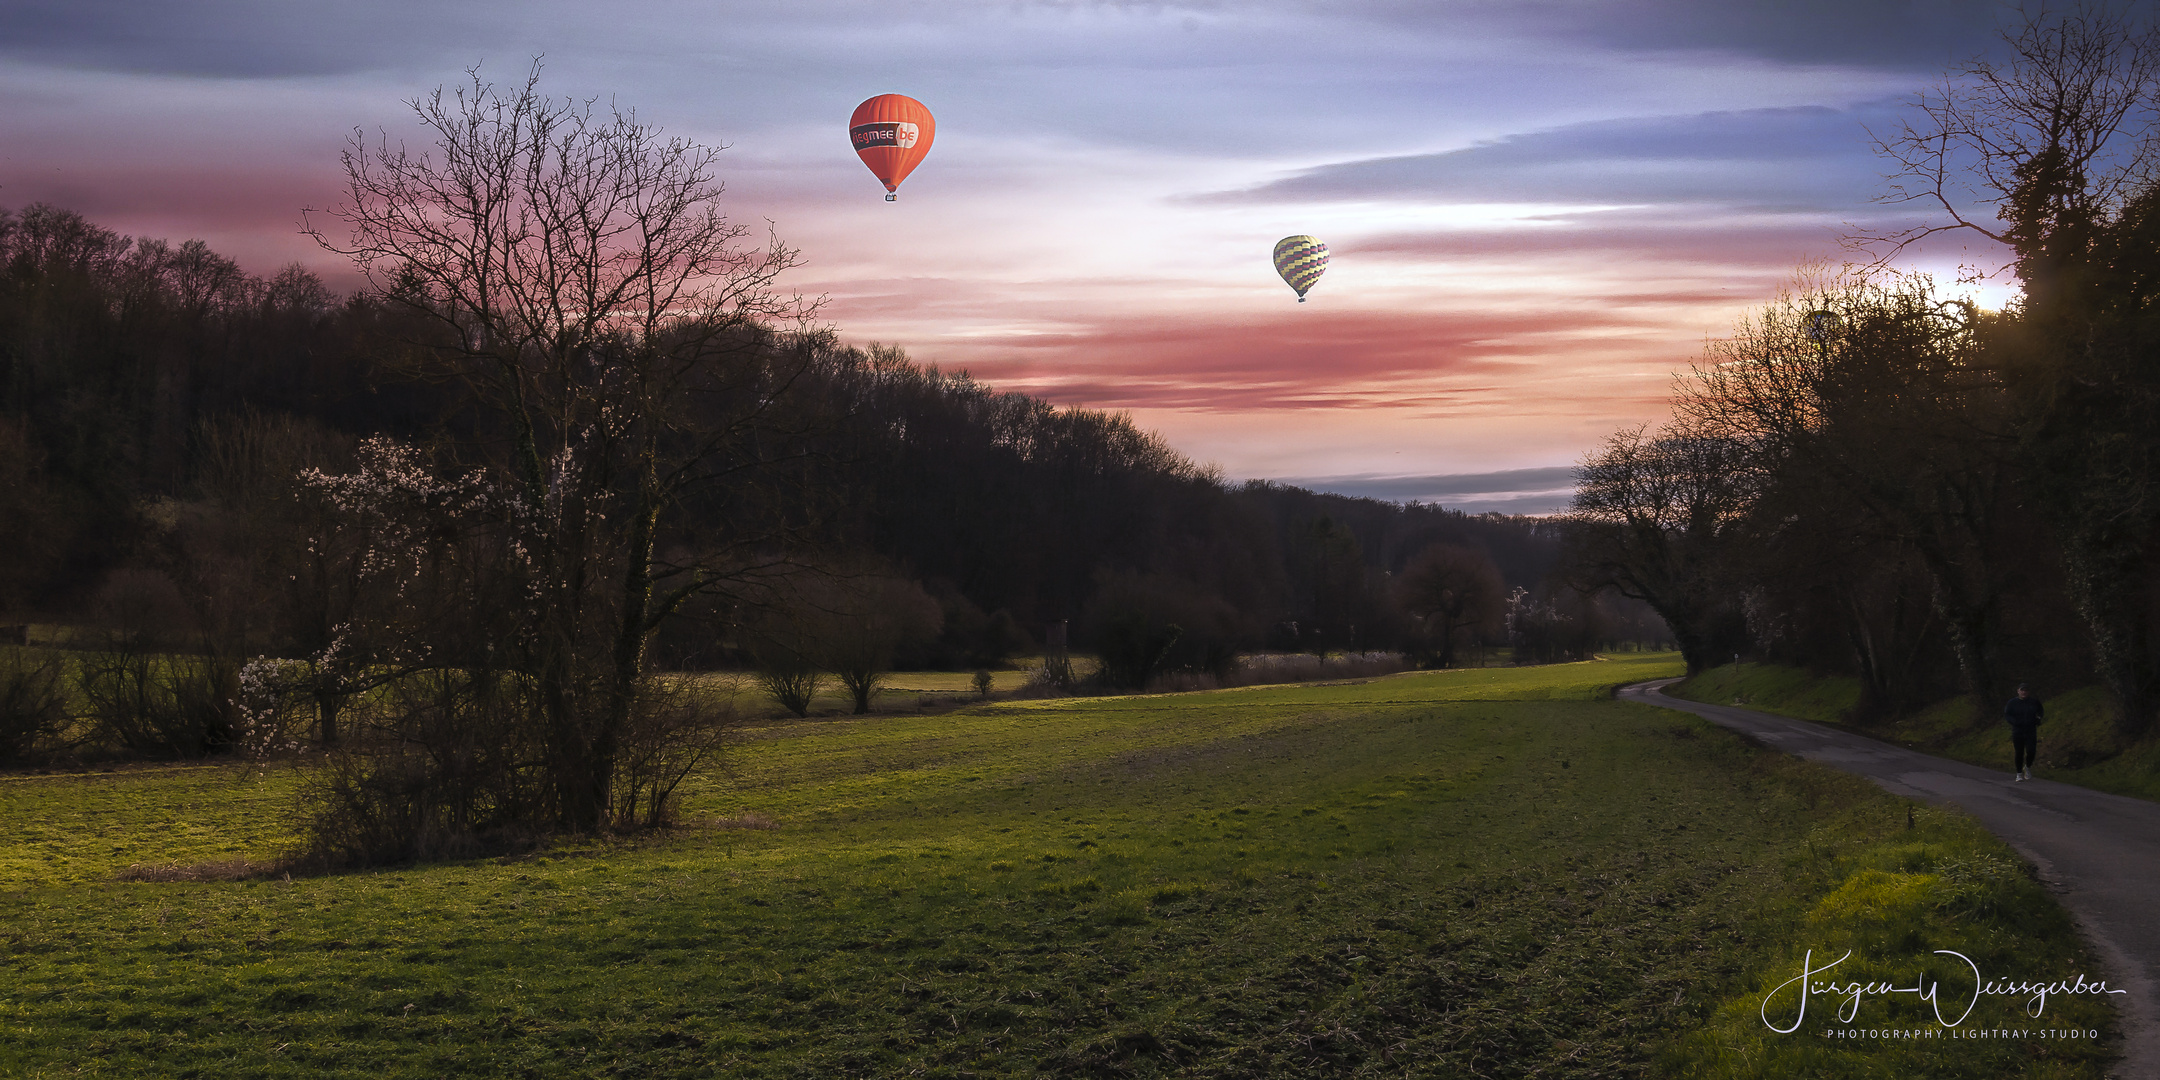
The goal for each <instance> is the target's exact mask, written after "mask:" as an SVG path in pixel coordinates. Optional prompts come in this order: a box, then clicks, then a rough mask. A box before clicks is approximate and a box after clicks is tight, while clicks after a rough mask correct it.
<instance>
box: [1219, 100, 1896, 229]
mask: <svg viewBox="0 0 2160 1080" xmlns="http://www.w3.org/2000/svg"><path fill="white" fill-rule="evenodd" d="M1893 109H1894V106H1890V105H1887V104H1882V105H1874V106H1870V107H1867V108H1864V109H1855V110H1844V109H1832V108H1827V107H1823V106H1801V107H1795V108H1783V109H1750V110H1746V111H1741V112H1713V113H1701V114H1697V115H1693V116H1656V117H1631V118H1627V119H1621V120H1607V121H1598V122H1593V123H1585V124H1570V125H1567V126H1565V127H1558V128H1552V129H1548V130H1545V131H1536V132H1527V133H1524V134H1520V135H1511V136H1508V137H1506V138H1503V139H1498V140H1494V141H1492V142H1485V143H1479V144H1477V145H1475V146H1469V147H1465V148H1463V149H1460V150H1449V151H1444V152H1441V153H1436V154H1412V155H1406V156H1399V157H1383V158H1367V159H1364V160H1360V161H1346V162H1341V163H1337V164H1332V165H1324V166H1321V167H1319V168H1315V169H1309V170H1306V171H1305V172H1302V173H1299V174H1297V175H1295V176H1291V177H1287V178H1285V179H1282V180H1277V181H1275V182H1273V183H1269V184H1264V185H1261V186H1259V187H1256V188H1251V189H1247V190H1244V191H1233V192H1221V193H1216V194H1211V195H1205V196H1199V197H1198V198H1199V200H1201V201H1234V202H1338V201H1363V200H1372V199H1397V200H1414V201H1445V202H1558V203H1570V202H1572V203H1584V202H1589V203H1607V204H1611V203H1620V204H1660V203H1714V204H1718V205H1724V206H1755V207H1762V208H1766V209H1780V210H1830V211H1844V210H1849V209H1851V208H1854V207H1857V206H1860V205H1863V204H1865V203H1867V202H1868V201H1869V200H1870V199H1872V198H1873V197H1874V195H1875V194H1876V193H1877V192H1878V191H1879V190H1880V188H1881V183H1882V181H1881V165H1880V163H1879V162H1878V161H1877V159H1876V158H1875V157H1874V156H1873V154H1872V153H1871V151H1870V136H1869V132H1870V130H1874V131H1886V130H1891V129H1892V125H1894V124H1895V123H1896V116H1895V113H1894V111H1893Z"/></svg>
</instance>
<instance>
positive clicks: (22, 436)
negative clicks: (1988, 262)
mask: <svg viewBox="0 0 2160 1080" xmlns="http://www.w3.org/2000/svg"><path fill="white" fill-rule="evenodd" d="M418 336H422V335H421V331H420V330H419V329H416V328H415V327H413V326H411V325H408V323H407V322H406V320H405V316H403V315H401V314H400V313H398V312H396V311H394V310H392V309H390V308H388V307H386V306H384V304H383V303H382V302H381V301H380V300H377V299H370V298H367V297H354V298H340V297H337V296H335V295H333V294H332V293H331V292H330V291H329V290H328V289H327V288H326V287H325V286H324V285H323V283H322V282H321V281H320V280H318V279H317V278H315V277H314V276H313V275H311V274H309V273H308V272H307V271H305V270H304V269H301V268H299V267H297V266H293V267H288V268H287V269H285V270H282V271H280V272H278V273H277V274H275V275H273V276H272V277H269V278H257V277H252V276H250V275H248V274H245V273H243V272H242V271H241V270H240V269H239V268H238V266H237V265H236V264H235V263H233V262H232V261H231V260H229V259H226V258H224V257H222V256H220V255H218V254H217V253H215V252H213V251H211V250H209V249H208V248H207V247H206V246H204V245H203V244H201V243H200V242H195V241H190V242H188V243H186V244H181V245H177V246H174V245H171V244H168V243H165V242H163V241H156V240H141V239H131V238H128V237H124V236H121V235H118V234H116V233H114V232H113V231H111V230H108V229H104V228H102V227H99V226H97V225H96V224H94V223H92V222H89V221H86V220H85V219H83V218H82V217H80V216H79V215H77V214H74V213H72V212H69V211H66V210H64V209H60V208H56V207H51V206H44V205H39V206H32V207H28V208H25V209H23V210H21V211H20V212H13V213H4V212H0V531H4V533H5V536H4V537H0V539H4V541H5V542H6V543H7V545H8V549H9V552H10V558H9V559H8V560H6V562H5V564H4V565H0V613H5V614H0V621H5V615H6V614H12V615H14V616H15V620H14V621H16V622H18V623H19V622H22V621H26V620H28V619H29V618H30V617H31V616H32V615H37V616H40V617H43V618H45V619H49V620H51V621H56V622H68V623H82V624H97V625H108V624H111V625H117V624H120V623H125V624H127V625H128V626H130V627H136V626H137V624H140V628H144V629H155V630H156V631H157V633H158V635H160V636H162V637H163V638H165V639H166V640H165V641H164V642H163V644H164V645H165V646H166V647H172V648H180V647H187V648H196V647H197V646H198V644H199V641H198V639H200V638H202V636H203V635H224V636H225V638H226V639H227V640H226V643H225V645H223V646H221V648H223V649H225V650H226V651H229V652H231V653H232V655H234V656H241V655H252V654H254V653H257V652H265V651H267V652H270V653H272V654H279V653H285V654H298V653H302V652H306V651H309V650H313V649H318V648H321V647H322V645H323V643H324V639H325V635H326V634H327V633H328V632H329V626H328V625H326V624H325V622H324V620H325V619H329V621H330V623H333V624H334V623H335V622H336V618H335V613H326V612H323V611H321V610H315V611H313V612H312V614H308V613H302V612H296V611H294V610H291V609H292V608H293V607H294V604H295V601H294V600H293V598H292V597H291V595H290V590H289V589H284V588H281V587H279V586H277V584H276V580H275V579H277V578H279V577H281V576H283V577H292V576H293V575H292V574H290V573H285V574H282V575H281V574H280V573H278V572H275V571H278V570H286V571H289V570H290V567H289V566H287V565H286V558H287V556H289V555H290V553H289V552H288V553H283V554H281V553H279V552H277V551H274V550H270V548H272V547H275V546H277V545H279V544H285V545H303V544H304V543H305V541H304V539H300V537H301V532H303V531H304V530H301V531H295V530H294V529H293V528H286V529H284V531H282V532H280V531H278V530H277V529H275V528H272V527H271V525H270V524H269V523H268V522H270V519H276V520H277V521H282V522H284V523H285V524H286V525H288V526H290V525H292V524H293V522H292V521H291V519H292V518H293V517H294V516H295V515H302V514H304V513H305V509H304V508H303V507H302V506H300V505H299V504H298V503H297V502H295V501H294V497H293V493H292V478H293V476H294V475H295V474H296V473H298V472H299V471H300V470H302V469H307V468H318V469H322V470H324V471H326V472H329V473H338V472H342V471H346V470H349V469H351V468H353V467H354V466H355V462H356V460H357V459H356V456H355V455H356V452H357V448H358V447H359V445H360V443H361V442H362V440H364V439H366V438H369V437H371V436H377V435H389V436H392V437H395V438H399V439H403V440H408V441H411V442H415V443H417V444H420V445H432V446H436V447H438V448H447V449H446V454H445V459H446V460H450V459H456V460H477V459H482V458H487V457H489V456H490V455H493V456H495V457H501V456H502V454H503V452H504V451H503V450H502V446H503V444H504V439H505V438H506V436H505V433H504V431H503V430H501V427H500V424H499V423H495V422H492V421H490V420H488V419H487V418H486V417H484V416H479V415H477V414H476V413H475V411H474V409H473V408H472V402H471V401H470V399H469V396H468V394H467V392H466V391H465V390H464V389H461V388H460V387H459V386H458V385H457V384H456V383H455V382H453V381H448V380H441V379H435V380H430V379H425V378H416V377H415V372H414V370H413V366H412V364H411V362H410V353H411V351H412V348H411V346H410V344H409V343H410V342H411V341H412V340H414V339H415V338H416V337H418ZM804 347H805V348H808V349H810V350H811V351H812V352H813V353H814V356H813V357H812V358H811V359H810V361H809V362H808V363H807V364H806V365H805V366H804V370H802V371H801V372H799V373H798V375H797V377H796V378H795V379H794V381H793V382H792V383H791V384H790V385H789V387H788V390H787V392H788V394H789V395H791V396H792V398H793V399H795V409H796V412H797V413H798V415H799V417H801V418H802V420H801V423H800V424H798V427H799V428H800V429H801V430H800V432H799V436H800V438H801V440H802V443H801V446H800V447H798V450H799V453H800V457H801V464H800V471H801V476H802V478H803V479H804V481H805V483H804V484H803V485H802V486H800V487H798V488H797V489H794V497H796V498H798V499H799V500H800V502H799V503H798V504H795V505H793V507H792V509H791V510H787V511H782V510H776V509H774V508H773V507H771V506H764V507H751V506H746V505H743V504H742V503H741V501H740V500H739V499H735V500H718V501H707V502H704V503H695V502H693V504H692V506H691V513H690V514H689V516H688V517H686V518H684V519H682V520H680V521H679V522H678V523H677V524H676V525H675V526H674V532H673V533H671V536H672V538H673V539H674V540H676V541H685V540H686V539H688V538H694V536H695V534H696V533H697V532H698V531H699V528H700V526H699V522H700V517H699V515H700V514H703V515H705V520H712V519H715V518H717V517H720V516H723V515H726V516H734V517H740V516H742V515H745V514H761V513H762V514H783V515H785V514H788V513H792V514H795V515H796V516H797V518H798V520H795V521H794V522H793V523H792V524H793V525H794V526H796V527H795V528H793V529H792V531H790V532H789V534H788V535H789V536H790V537H791V538H792V539H793V540H794V541H795V542H798V543H800V544H801V545H803V546H804V548H805V549H806V550H813V551H817V552H823V553H826V555H830V554H831V553H834V552H852V553H855V554H856V555H858V556H859V555H862V554H868V555H871V556H874V557H875V558H876V559H877V560H880V565H882V566H883V567H885V568H887V569H889V570H890V571H891V572H892V573H895V574H898V575H900V576H903V577H906V578H910V579H913V580H915V581H918V582H920V583H921V585H922V586H923V588H925V589H926V590H927V591H928V592H929V594H930V595H931V596H932V597H933V598H934V599H935V600H936V601H937V603H938V604H939V605H940V607H941V608H942V610H943V620H942V622H941V623H940V626H941V629H940V631H939V632H938V633H937V634H935V635H933V636H930V637H928V638H926V639H923V640H916V641H912V642H909V643H906V644H905V645H904V647H903V655H902V656H900V657H899V658H898V660H899V662H900V663H901V664H902V665H904V666H912V665H916V664H922V665H930V666H942V667H952V668H968V667H975V666H980V665H983V664H988V663H993V662H996V661H999V660H1002V659H1004V658H1006V657H1009V656H1012V655H1015V654H1020V653H1024V652H1026V651H1027V650H1028V649H1030V648H1031V647H1034V646H1036V645H1038V644H1040V639H1041V638H1042V636H1043V634H1044V632H1045V628H1046V627H1047V626H1049V625H1050V624H1054V623H1058V622H1065V623H1067V624H1068V625H1069V626H1070V627H1071V629H1072V632H1073V634H1074V642H1075V644H1078V645H1081V646H1083V647H1094V646H1098V645H1101V644H1104V643H1106V642H1107V643H1109V644H1111V646H1112V647H1113V648H1115V647H1117V646H1118V645H1119V644H1120V643H1123V644H1126V645H1130V642H1129V641H1127V640H1126V639H1128V638H1131V637H1132V636H1133V635H1136V634H1138V635H1143V636H1144V635H1146V634H1148V633H1156V634H1161V633H1164V632H1166V630H1165V628H1166V627H1169V626H1175V627H1176V628H1177V634H1176V635H1175V636H1176V640H1175V641H1174V642H1171V643H1170V644H1168V645H1166V646H1165V648H1164V650H1162V652H1163V655H1161V656H1159V657H1155V658H1152V662H1151V663H1149V664H1146V665H1143V666H1144V667H1145V668H1146V669H1147V670H1148V671H1159V670H1170V669H1186V670H1208V669H1220V668H1221V667H1222V666H1223V665H1224V664H1226V663H1227V662H1228V661H1229V660H1230V659H1231V658H1232V657H1234V656H1235V655H1236V654H1237V653H1239V652H1242V651H1247V650H1254V649H1261V648H1273V649H1278V650H1285V651H1299V650H1303V651H1312V652H1328V651H1342V650H1374V649H1391V650H1394V649H1403V650H1411V651H1419V652H1421V653H1422V654H1423V655H1425V656H1426V657H1427V658H1428V660H1437V659H1439V658H1440V657H1442V656H1443V655H1444V656H1445V657H1446V658H1447V660H1449V661H1452V660H1453V659H1454V656H1455V650H1454V648H1453V647H1451V646H1452V645H1454V644H1460V643H1470V642H1489V643H1499V642H1501V641H1503V640H1504V637H1505V625H1504V619H1505V612H1504V611H1503V610H1502V605H1495V604H1486V605H1484V608H1489V609H1490V614H1489V615H1480V616H1478V617H1477V618H1473V619H1468V620H1464V619H1463V618H1462V616H1461V613H1460V612H1457V613H1456V614H1454V615H1452V616H1450V618H1452V619H1455V620H1456V621H1457V622H1458V623H1460V625H1459V626H1456V627H1455V628H1454V629H1452V630H1451V631H1450V632H1449V633H1448V634H1446V635H1444V637H1445V638H1446V640H1445V641H1443V642H1441V643H1430V642H1425V641H1424V640H1423V638H1421V636H1420V628H1421V626H1422V623H1423V621H1424V618H1425V616H1427V615H1429V614H1430V613H1431V610H1432V609H1430V608H1428V609H1427V610H1424V611H1415V610H1411V609H1412V608H1415V607H1417V605H1416V604H1414V603H1406V601H1405V599H1404V595H1403V593H1402V590H1401V588H1400V587H1399V586H1398V584H1397V579H1398V578H1399V577H1400V575H1402V574H1403V572H1404V571H1405V569H1406V568H1408V567H1409V566H1410V565H1411V564H1412V562H1413V560H1414V559H1416V558H1417V557H1418V556H1419V555H1420V553H1422V552H1425V551H1427V550H1428V549H1432V548H1435V547H1448V548H1451V549H1454V550H1459V551H1467V552H1471V553H1474V555H1475V557H1476V558H1478V559H1489V560H1490V563H1491V571H1492V576H1493V579H1494V583H1495V586H1496V587H1497V588H1498V589H1499V590H1500V591H1501V592H1502V593H1503V594H1504V593H1505V592H1506V591H1507V590H1512V589H1523V590H1527V591H1531V592H1539V591H1540V590H1544V589H1546V585H1545V579H1546V577H1547V575H1548V572H1549V571H1550V569H1551V568H1552V565H1553V561H1554V559H1555V557H1556V555H1557V551H1558V544H1559V540H1558V534H1557V533H1556V532H1555V531H1554V530H1553V529H1552V527H1551V526H1549V525H1546V524H1543V523H1541V522H1539V521H1538V520H1536V519H1529V518H1511V517H1504V516H1500V515H1473V514H1465V513H1462V512H1459V511H1454V510H1447V509H1444V508H1441V507H1438V506H1429V505H1419V504H1411V505H1408V506H1404V505H1399V504H1394V503H1388V502H1381V501H1378V500H1372V499H1360V498H1350V497H1346V496H1340V495H1331V494H1324V493H1318V492H1312V491H1307V490H1304V489H1301V488H1296V487H1290V486H1285V485H1280V484H1273V483H1268V482H1264V481H1253V482H1246V483H1241V484H1240V483H1226V482H1225V481H1224V480H1222V478H1221V477H1220V476H1219V475H1217V474H1215V473H1213V472H1212V471H1210V470H1208V469H1206V468H1203V467H1200V466H1197V465H1195V464H1194V463H1193V462H1191V461H1190V460H1188V459H1186V458H1185V457H1184V456H1182V455H1180V454H1179V453H1178V452H1176V451H1175V450H1174V449H1172V448H1171V447H1169V446H1168V445H1167V444H1165V443H1164V442H1163V441H1162V440H1161V439H1160V438H1159V437H1157V436H1155V435H1152V434H1150V433H1148V432H1145V431H1142V430H1140V429H1139V428H1137V427H1135V426H1134V425H1133V424H1132V423H1131V422H1130V421H1129V420H1128V419H1126V418H1125V417H1124V416H1122V415H1120V414H1114V413H1106V412H1100V411H1095V410H1088V409H1079V408H1057V407H1054V406H1052V405H1050V404H1049V403H1047V402H1044V401H1041V400H1039V399H1036V398H1031V397H1028V396H1026V395H1021V394H1012V393H999V392H996V391H995V390H993V389H991V388H990V387H988V386H985V385H983V384H981V383H979V382H976V381H975V380H973V379H971V378H970V377H968V376H967V375H966V374H964V373H959V374H954V373H944V372H940V371H939V370H937V369H936V368H934V367H929V366H925V365H921V364H917V363H914V362H911V361H910V360H909V359H908V358H907V357H906V356H905V355H904V354H902V353H901V352H900V351H899V350H897V349H891V348H880V347H872V348H868V349H860V348H852V347H846V346H843V345H840V344H838V343H837V342H835V341H834V340H833V339H831V338H830V337H829V336H815V335H813V338H812V339H809V343H808V344H807V345H805V346H804ZM458 446H466V447H467V449H466V450H463V451H459V450H457V449H456V448H457V447H458ZM820 557H822V556H820ZM851 557H852V556H851ZM1541 595H1542V593H1541ZM279 605H283V606H284V610H272V609H274V608H278V607H279ZM302 606H305V605H302ZM316 607H317V608H318V609H319V608H320V604H319V603H318V604H316ZM1484 608H1481V609H1480V610H1484ZM123 609H124V610H123ZM685 614H686V616H689V617H687V618H685V619H682V620H679V621H678V622H676V623H673V624H671V625H670V626H668V627H667V628H666V629H665V630H664V631H663V633H662V637H661V641H662V646H663V647H662V659H663V660H666V661H669V662H673V663H677V664H692V665H697V664H711V663H715V662H728V661H732V660H735V659H739V657H737V656H735V655H733V654H731V653H728V652H726V651H724V650H719V649H716V648H715V647H714V644H715V642H720V641H725V640H728V639H729V636H730V633H731V627H730V626H729V625H727V621H728V618H729V614H728V613H727V612H725V611H716V610H712V609H710V607H709V606H708V607H706V608H700V607H699V606H698V605H695V604H693V605H691V606H690V607H689V608H688V609H687V610H686V612H685ZM701 615H702V616H704V617H702V618H700V617H698V616H701ZM1606 623H1609V624H1612V626H1611V627H1610V629H1612V630H1613V636H1637V635H1639V636H1643V637H1656V636H1658V633H1659V632H1660V631H1657V630H1653V629H1649V628H1639V629H1630V628H1627V627H1624V626H1621V625H1620V624H1618V623H1614V622H1613V620H1612V619H1607V620H1606ZM1585 625H1596V622H1595V620H1591V621H1590V622H1588V623H1585ZM1150 626H1152V627H1154V628H1155V629H1154V630H1152V631H1150V630H1148V629H1147V627H1150ZM234 635H238V637H234ZM1591 636H1592V637H1593V638H1600V635H1599V634H1598V633H1596V632H1593V633H1592V635H1591ZM203 647H204V648H207V646H203ZM1589 647H1594V645H1593V646H1589Z"/></svg>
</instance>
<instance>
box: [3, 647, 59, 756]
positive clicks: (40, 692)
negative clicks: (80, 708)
mask: <svg viewBox="0 0 2160 1080" xmlns="http://www.w3.org/2000/svg"><path fill="white" fill-rule="evenodd" d="M63 669H64V665H63V663H62V661H61V660H60V659H59V658H58V657H54V656H50V655H45V654H38V653H33V652H31V651H30V650H28V649H20V648H8V647H5V646H0V765H14V764H19V763H21V762H25V761H30V760H34V759H35V758H36V757H37V755H39V754H40V753H42V752H43V751H44V750H45V749H46V744H47V743H48V742H50V741H51V740H52V739H54V738H56V737H57V736H59V735H60V734H61V733H62V732H63V731H65V730H66V728H67V719H68V718H67V694H66V690H65V685H64V683H63V681H62V678H61V673H62V671H63Z"/></svg>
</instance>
